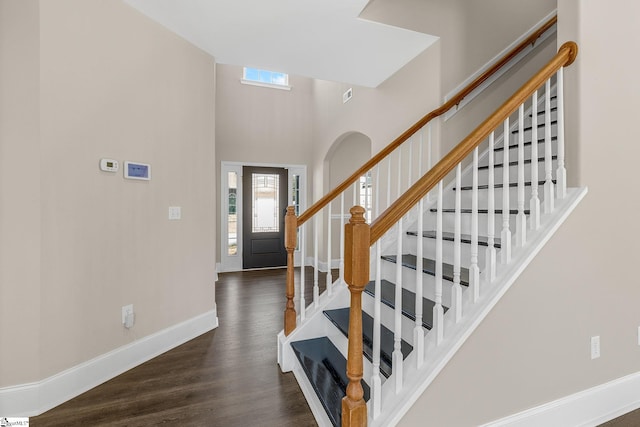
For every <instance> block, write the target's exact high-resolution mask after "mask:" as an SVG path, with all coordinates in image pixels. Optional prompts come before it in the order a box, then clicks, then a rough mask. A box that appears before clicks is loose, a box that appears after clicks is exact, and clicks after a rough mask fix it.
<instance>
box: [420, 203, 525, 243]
mask: <svg viewBox="0 0 640 427" xmlns="http://www.w3.org/2000/svg"><path fill="white" fill-rule="evenodd" d="M496 208H497V207H496ZM513 209H515V208H513ZM525 209H529V205H528V202H527V204H526V205H525ZM454 216H455V215H454V214H453V213H448V212H445V213H443V214H442V225H443V230H444V231H449V232H453V230H454V227H455V223H454V220H455V218H454ZM527 220H528V215H527ZM487 222H488V215H487V214H479V215H478V235H479V236H486V235H487V229H488V225H487ZM493 224H494V230H495V232H494V237H500V231H501V230H502V214H495V217H494V223H493ZM509 224H510V225H509V229H510V230H511V232H512V233H514V232H515V226H516V215H515V214H511V215H509ZM460 227H461V229H462V231H461V233H462V234H471V214H470V213H465V214H462V216H461V221H460ZM424 229H425V230H435V229H436V213H435V212H426V213H425V216H424Z"/></svg>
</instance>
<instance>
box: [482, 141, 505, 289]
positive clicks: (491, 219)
mask: <svg viewBox="0 0 640 427" xmlns="http://www.w3.org/2000/svg"><path fill="white" fill-rule="evenodd" d="M507 149H508V148H507ZM494 164H495V132H491V135H489V180H488V183H487V184H488V185H487V255H486V261H487V266H486V270H487V273H488V275H489V282H493V281H494V280H495V278H496V247H495V234H496V223H495V221H496V214H495V176H494V171H495V168H494Z"/></svg>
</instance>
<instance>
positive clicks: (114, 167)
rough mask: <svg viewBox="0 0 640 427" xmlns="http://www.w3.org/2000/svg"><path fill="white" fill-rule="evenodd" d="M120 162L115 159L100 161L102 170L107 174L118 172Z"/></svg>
mask: <svg viewBox="0 0 640 427" xmlns="http://www.w3.org/2000/svg"><path fill="white" fill-rule="evenodd" d="M118 167H119V165H118V161H117V160H113V159H100V170H101V171H105V172H118Z"/></svg>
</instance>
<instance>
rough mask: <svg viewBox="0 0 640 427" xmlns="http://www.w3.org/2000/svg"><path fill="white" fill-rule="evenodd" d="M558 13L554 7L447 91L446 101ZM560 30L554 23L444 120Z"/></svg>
mask: <svg viewBox="0 0 640 427" xmlns="http://www.w3.org/2000/svg"><path fill="white" fill-rule="evenodd" d="M557 14H558V10H557V9H554V10H553V11H552V12H551V13H549V14H548V15H547V16H545V17H544V18H542V19H541V20H540V22H538V23H536V24H535V25H534V26H533V27H531V28H530V29H529V30H528V31H527V32H526V33H524V34H523V35H521V36H520V37H518V39H516V40H515V41H514V42H513V43H511V44H510V45H509V46H507V47H506V48H504V49H503V50H502V52H500V53H498V54H497V55H496V56H494V57H493V58H491V59H490V60H489V62H487V63H486V64H484V65H483V66H482V67H480V69H478V71H476V72H475V73H473V74H472V75H471V76H469V77H468V78H467V79H466V80H465V81H463V82H462V83H460V84H459V85H458V86H457V87H455V88H454V89H453V90H452V91H450V92H449V93H447V94H446V95H445V97H444V101H445V102H447V101H448V100H449V99H451V98H452V97H453V96H454V95H455V94H456V93H458V92H460V91H461V90H462V89H463V88H464V87H465V86H467V85H468V84H469V83H471V82H472V81H473V80H475V79H476V78H477V77H478V76H480V75H481V74H482V73H484V72H485V71H487V70H488V69H489V68H491V67H492V66H493V64H495V63H496V62H498V60H499V59H500V58H502V57H503V56H504V55H506V54H507V52H509V51H510V50H512V49H513V48H515V47H516V46H517V45H518V44H520V43H522V42H523V41H524V40H525V39H526V38H527V37H530V36H531V35H532V34H533V33H535V32H536V30H537V29H538V28H540V27H541V26H542V24H544V23H545V22H547V21H548V20H549V19H551V18H553V17H554V16H556V15H557ZM557 30H558V26H557V24H556V25H553V26H552V27H551V28H549V29H548V30H547V31H545V32H544V33H543V34H542V35H541V36H540V37H539V38H538V40H536V42H535V44H534V45H529V46H527V48H525V49H524V50H523V51H521V52H520V53H519V54H518V55H516V56H515V57H514V58H513V59H512V60H511V61H509V62H508V63H506V64H505V65H504V66H503V67H502V68H501V69H499V70H498V71H496V72H495V73H494V74H493V75H492V76H491V77H489V78H488V79H487V80H485V81H484V82H483V83H482V84H481V85H480V86H478V88H477V89H476V90H474V91H473V92H471V93H470V94H469V95H467V96H466V97H465V98H464V99H463V100H462V101H460V103H459V104H458V105H457V106H456V107H455V108H452V109H451V110H449V111H447V112H446V113H445V115H444V121H445V122H446V121H447V120H449V119H450V118H451V117H453V116H455V115H456V113H457V112H458V111H460V110H461V109H462V108H463V107H464V106H465V105H467V104H468V103H469V102H471V101H472V100H473V99H474V98H475V97H476V96H478V95H480V93H482V91H484V90H485V89H486V88H488V87H489V86H491V84H492V83H493V82H495V81H496V80H497V79H499V78H500V76H502V75H503V74H504V73H506V72H507V71H509V69H511V68H512V67H513V66H514V65H516V64H517V63H518V62H520V61H521V60H522V59H524V58H525V57H526V56H527V55H528V54H529V53H531V52H532V51H533V50H535V49H536V47H538V46H540V44H541V43H542V42H543V41H544V40H546V39H547V38H549V37H550V36H551V34H554V33H555V32H556V31H557Z"/></svg>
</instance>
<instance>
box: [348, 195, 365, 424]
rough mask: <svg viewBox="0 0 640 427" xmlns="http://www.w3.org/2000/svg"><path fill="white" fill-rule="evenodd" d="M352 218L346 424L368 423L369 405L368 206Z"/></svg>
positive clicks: (353, 211) (354, 211)
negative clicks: (365, 316) (365, 339)
mask: <svg viewBox="0 0 640 427" xmlns="http://www.w3.org/2000/svg"><path fill="white" fill-rule="evenodd" d="M350 212H351V219H350V220H349V223H348V224H345V226H344V276H345V280H346V282H347V284H348V285H349V291H350V292H351V308H350V310H349V352H348V356H347V377H348V378H349V385H347V395H346V396H345V397H344V398H343V399H342V426H343V427H360V426H366V425H367V405H366V403H365V401H364V390H363V389H362V384H361V383H360V381H361V380H362V371H363V368H362V291H363V290H364V288H365V286H366V285H367V283H368V282H369V247H370V246H369V233H370V231H369V224H367V223H366V222H365V219H364V212H365V210H364V208H362V207H361V206H354V207H352V208H351V211H350Z"/></svg>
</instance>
